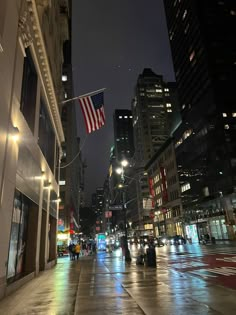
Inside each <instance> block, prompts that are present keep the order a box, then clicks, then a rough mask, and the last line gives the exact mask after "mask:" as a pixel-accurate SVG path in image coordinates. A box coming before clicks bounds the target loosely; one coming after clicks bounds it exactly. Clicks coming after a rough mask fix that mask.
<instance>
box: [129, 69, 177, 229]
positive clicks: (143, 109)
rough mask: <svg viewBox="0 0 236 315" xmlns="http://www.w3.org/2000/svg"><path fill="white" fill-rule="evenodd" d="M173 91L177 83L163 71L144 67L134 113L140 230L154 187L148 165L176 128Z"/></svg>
mask: <svg viewBox="0 0 236 315" xmlns="http://www.w3.org/2000/svg"><path fill="white" fill-rule="evenodd" d="M173 93H175V85H174V83H173V82H171V83H167V82H165V81H164V80H163V76H162V75H157V74H155V73H154V72H153V71H152V70H151V69H148V68H147V69H144V70H143V73H142V74H140V75H139V77H138V80H137V85H136V88H135V98H134V100H133V103H132V113H133V128H134V146H135V154H134V161H135V168H136V175H135V179H136V186H137V196H138V217H139V225H140V227H139V228H140V230H143V228H144V224H145V223H149V221H150V217H149V212H150V208H148V207H147V204H149V202H147V200H148V198H149V196H150V188H149V185H148V179H147V172H145V171H144V167H145V165H146V164H147V163H148V161H149V160H150V159H151V158H152V157H153V155H154V154H155V153H156V152H157V151H158V150H159V149H160V148H161V146H162V145H163V144H164V143H165V141H166V140H167V139H168V137H169V136H170V134H171V131H172V130H173V129H174V126H173V124H172V120H173V116H174V115H175V112H176V103H177V99H176V98H175V97H173Z"/></svg>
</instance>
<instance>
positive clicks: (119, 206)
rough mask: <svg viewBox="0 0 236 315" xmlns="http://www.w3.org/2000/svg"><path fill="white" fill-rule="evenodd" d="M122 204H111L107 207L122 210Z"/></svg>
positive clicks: (112, 209) (111, 209)
mask: <svg viewBox="0 0 236 315" xmlns="http://www.w3.org/2000/svg"><path fill="white" fill-rule="evenodd" d="M122 209H123V206H122V205H113V206H110V207H109V210H110V211H117V210H122Z"/></svg>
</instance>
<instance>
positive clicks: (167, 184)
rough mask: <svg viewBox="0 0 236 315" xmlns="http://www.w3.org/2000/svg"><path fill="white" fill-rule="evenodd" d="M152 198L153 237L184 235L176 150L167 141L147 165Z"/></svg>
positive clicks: (170, 141) (172, 143) (172, 144)
mask: <svg viewBox="0 0 236 315" xmlns="http://www.w3.org/2000/svg"><path fill="white" fill-rule="evenodd" d="M146 169H147V172H148V180H149V188H150V191H151V194H152V197H153V203H154V205H153V206H154V209H153V215H152V217H153V224H154V226H153V228H154V232H155V235H156V236H161V235H167V236H174V235H182V236H183V235H184V229H183V224H182V214H183V212H182V201H181V193H180V184H179V177H178V168H177V164H176V157H175V147H174V142H173V139H172V138H169V139H168V140H167V141H166V142H165V143H164V144H163V145H162V147H161V148H160V149H159V150H158V151H157V153H156V154H155V155H154V156H153V157H152V159H151V160H150V161H149V162H148V164H147V165H146Z"/></svg>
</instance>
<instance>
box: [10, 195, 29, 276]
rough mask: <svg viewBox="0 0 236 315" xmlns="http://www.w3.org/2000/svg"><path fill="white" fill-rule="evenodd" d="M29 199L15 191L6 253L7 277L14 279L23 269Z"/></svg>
mask: <svg viewBox="0 0 236 315" xmlns="http://www.w3.org/2000/svg"><path fill="white" fill-rule="evenodd" d="M29 203H30V200H29V199H28V198H26V197H25V196H24V195H23V194H21V193H20V192H19V191H16V192H15V198H14V208H13V215H12V224H11V237H10V246H9V255H8V267H7V279H13V280H14V279H16V278H19V277H20V276H21V274H22V273H23V271H24V262H25V255H26V240H27V229H28V217H29Z"/></svg>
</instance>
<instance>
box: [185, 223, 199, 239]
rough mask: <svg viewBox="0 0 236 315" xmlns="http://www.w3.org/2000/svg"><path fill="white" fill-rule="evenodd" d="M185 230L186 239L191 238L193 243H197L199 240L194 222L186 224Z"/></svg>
mask: <svg viewBox="0 0 236 315" xmlns="http://www.w3.org/2000/svg"><path fill="white" fill-rule="evenodd" d="M185 232H186V237H187V239H191V240H192V242H193V243H197V242H198V241H199V240H198V231H197V225H196V224H191V225H186V226H185Z"/></svg>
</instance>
